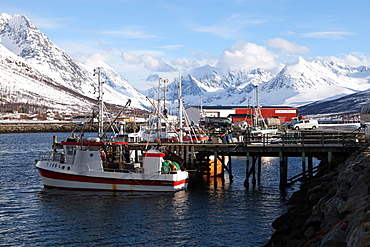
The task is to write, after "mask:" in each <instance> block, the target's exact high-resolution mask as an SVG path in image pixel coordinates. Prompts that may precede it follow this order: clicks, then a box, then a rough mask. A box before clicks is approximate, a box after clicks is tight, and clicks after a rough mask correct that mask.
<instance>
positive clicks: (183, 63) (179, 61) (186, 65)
mask: <svg viewBox="0 0 370 247" xmlns="http://www.w3.org/2000/svg"><path fill="white" fill-rule="evenodd" d="M171 64H173V65H174V66H178V67H181V68H182V69H185V70H186V69H190V68H194V67H199V66H200V64H199V63H198V62H197V61H195V60H189V59H187V58H176V59H174V60H172V61H171Z"/></svg>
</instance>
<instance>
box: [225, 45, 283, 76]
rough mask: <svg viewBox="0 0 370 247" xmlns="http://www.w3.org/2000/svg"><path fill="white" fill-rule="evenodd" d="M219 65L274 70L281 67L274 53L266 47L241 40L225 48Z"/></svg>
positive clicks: (226, 67)
mask: <svg viewBox="0 0 370 247" xmlns="http://www.w3.org/2000/svg"><path fill="white" fill-rule="evenodd" d="M218 66H220V67H221V68H224V69H228V68H234V69H254V68H264V69H268V70H273V69H276V68H277V67H280V64H279V63H277V62H275V56H274V54H273V53H272V52H270V51H269V50H267V49H266V47H264V46H259V45H256V44H252V43H249V42H247V41H244V40H239V41H237V42H236V43H235V44H234V45H233V46H231V47H229V48H227V49H225V50H224V52H223V54H222V55H221V58H220V60H219V63H218Z"/></svg>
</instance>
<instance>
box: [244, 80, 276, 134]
mask: <svg viewBox="0 0 370 247" xmlns="http://www.w3.org/2000/svg"><path fill="white" fill-rule="evenodd" d="M255 88H256V108H255V109H254V111H255V112H254V124H253V126H252V127H251V130H250V132H251V133H252V134H257V135H268V134H269V135H275V134H276V133H277V131H278V128H277V126H276V127H275V128H268V126H267V124H266V123H265V121H264V119H263V117H262V114H261V108H260V106H259V102H258V85H255Z"/></svg>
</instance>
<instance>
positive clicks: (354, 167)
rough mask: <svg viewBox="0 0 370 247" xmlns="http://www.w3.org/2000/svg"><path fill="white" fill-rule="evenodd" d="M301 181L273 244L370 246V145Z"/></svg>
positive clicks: (279, 220) (277, 224) (278, 222)
mask: <svg viewBox="0 0 370 247" xmlns="http://www.w3.org/2000/svg"><path fill="white" fill-rule="evenodd" d="M334 166H336V167H335V168H334V169H331V170H325V171H321V172H320V173H319V174H317V175H316V176H315V178H313V179H312V180H310V181H308V182H306V183H304V184H302V185H301V189H300V190H299V191H297V192H295V193H294V194H293V195H292V197H291V199H290V202H289V203H290V204H291V205H292V206H291V207H290V209H289V210H288V212H287V213H286V214H284V215H282V216H280V217H279V218H277V219H276V220H275V221H274V222H273V223H272V226H273V228H274V229H275V232H274V234H273V236H272V237H271V239H270V240H269V242H268V243H266V245H265V246H266V247H268V246H271V247H275V246H284V247H289V246H309V247H313V246H325V247H329V246H330V247H332V246H335V247H342V246H348V247H349V246H351V247H353V246H358V247H360V246H361V247H362V246H370V196H369V194H370V193H369V192H370V191H369V186H370V148H369V147H366V148H364V149H363V150H361V151H360V152H357V153H354V154H352V155H351V156H350V157H349V158H347V159H346V160H345V161H343V160H342V161H339V162H338V161H337V162H336V164H334Z"/></svg>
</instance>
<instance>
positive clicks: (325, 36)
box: [302, 32, 353, 39]
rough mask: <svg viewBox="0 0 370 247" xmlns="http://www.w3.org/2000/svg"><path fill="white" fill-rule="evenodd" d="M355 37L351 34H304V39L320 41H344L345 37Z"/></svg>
mask: <svg viewBox="0 0 370 247" xmlns="http://www.w3.org/2000/svg"><path fill="white" fill-rule="evenodd" d="M350 35H353V34H352V33H350V32H314V33H304V34H302V36H303V37H306V38H318V39H344V36H350Z"/></svg>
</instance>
